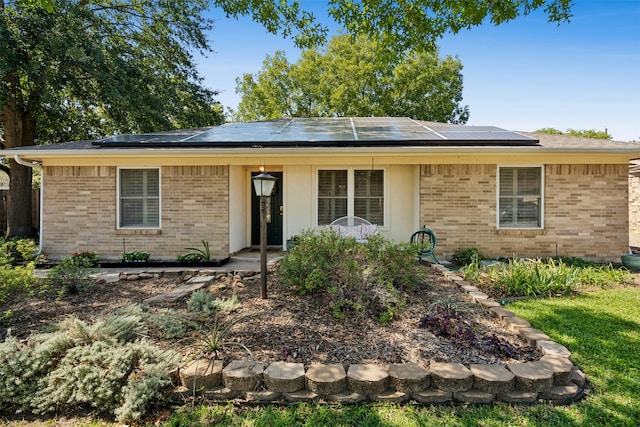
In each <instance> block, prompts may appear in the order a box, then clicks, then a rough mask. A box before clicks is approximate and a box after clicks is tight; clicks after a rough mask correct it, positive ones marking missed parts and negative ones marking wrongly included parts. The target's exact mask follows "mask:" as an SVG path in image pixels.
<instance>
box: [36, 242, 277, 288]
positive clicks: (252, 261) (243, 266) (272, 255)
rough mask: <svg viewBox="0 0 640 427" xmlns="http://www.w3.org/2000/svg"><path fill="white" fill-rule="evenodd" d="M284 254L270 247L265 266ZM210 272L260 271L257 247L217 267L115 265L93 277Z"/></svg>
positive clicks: (38, 272) (111, 278)
mask: <svg viewBox="0 0 640 427" xmlns="http://www.w3.org/2000/svg"><path fill="white" fill-rule="evenodd" d="M284 255H285V252H283V251H280V250H272V249H270V250H269V251H268V253H267V268H270V267H272V266H273V265H274V264H275V263H276V262H277V261H278V260H280V259H281V258H282V257H283V256H284ZM195 270H198V271H200V272H207V274H211V273H233V272H236V271H239V272H245V271H253V272H259V271H260V250H258V249H244V250H242V251H240V252H238V253H235V254H233V255H231V258H230V259H229V262H228V263H226V264H224V265H221V266H219V267H198V266H189V265H185V266H182V267H135V266H127V267H117V268H100V269H98V271H97V272H96V274H95V277H101V278H104V279H105V280H106V281H107V282H117V281H118V280H119V279H118V278H119V276H120V273H125V274H127V275H132V274H142V273H149V274H154V273H175V274H178V273H180V272H183V271H195ZM48 273H49V270H47V269H37V270H36V271H35V275H36V276H37V277H46V276H47V274H48Z"/></svg>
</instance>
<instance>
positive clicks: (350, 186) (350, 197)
mask: <svg viewBox="0 0 640 427" xmlns="http://www.w3.org/2000/svg"><path fill="white" fill-rule="evenodd" d="M368 170H376V171H382V220H383V224H376V225H377V226H378V227H385V225H386V224H387V222H388V218H389V212H388V211H387V209H388V203H387V199H388V197H389V191H388V188H387V182H388V181H387V178H388V171H387V168H385V167H375V168H371V166H349V167H339V166H326V167H325V166H321V167H317V168H316V169H315V173H314V180H315V185H314V189H315V190H314V191H315V193H314V199H313V201H314V205H315V206H314V216H315V219H314V223H315V226H316V227H325V226H327V225H328V224H320V223H319V222H320V216H319V212H318V209H319V203H318V201H319V199H320V177H319V175H320V172H321V171H346V172H347V214H346V216H355V199H356V196H355V171H368ZM336 219H337V218H336ZM365 219H366V218H365Z"/></svg>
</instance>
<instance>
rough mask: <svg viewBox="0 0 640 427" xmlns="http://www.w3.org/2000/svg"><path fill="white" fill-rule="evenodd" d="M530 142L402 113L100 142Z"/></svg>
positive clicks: (217, 144) (237, 144) (120, 137)
mask: <svg viewBox="0 0 640 427" xmlns="http://www.w3.org/2000/svg"><path fill="white" fill-rule="evenodd" d="M469 141H477V142H478V144H483V145H504V144H505V143H508V144H520V145H531V144H536V143H537V142H538V141H537V140H536V139H534V138H530V137H527V136H524V135H521V134H518V133H515V132H510V131H506V130H504V129H500V128H497V127H494V126H465V125H453V124H447V123H434V122H425V121H417V120H413V119H409V118H400V117H356V118H348V117H325V118H294V119H278V120H268V121H261V122H249V123H228V124H225V125H222V126H218V127H215V128H208V129H192V130H184V131H171V132H158V133H149V134H141V135H117V136H114V137H111V138H107V139H104V140H99V141H96V142H95V144H96V145H100V146H117V147H128V146H141V145H144V146H176V147H191V146H194V147H195V146H197V147H203V146H210V147H242V146H265V147H266V146H269V147H287V146H297V147H299V146H367V145H369V146H384V145H390V146H391V145H429V144H437V145H456V144H457V143H458V144H460V143H462V142H464V143H466V144H468V143H469Z"/></svg>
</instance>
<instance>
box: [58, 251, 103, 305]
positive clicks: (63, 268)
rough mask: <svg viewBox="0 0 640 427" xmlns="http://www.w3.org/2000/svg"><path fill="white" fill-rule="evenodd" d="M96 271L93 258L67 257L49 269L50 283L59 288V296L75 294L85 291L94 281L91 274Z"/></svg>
mask: <svg viewBox="0 0 640 427" xmlns="http://www.w3.org/2000/svg"><path fill="white" fill-rule="evenodd" d="M94 272H95V270H94V269H93V266H92V262H91V260H89V259H87V258H86V257H74V256H71V257H67V258H64V259H63V260H62V262H60V264H58V265H56V266H55V267H53V268H52V269H51V270H49V273H48V274H47V281H48V284H49V285H51V286H53V287H54V289H58V290H59V292H58V296H59V297H62V296H64V295H68V294H71V295H75V294H78V293H80V292H82V291H84V290H85V289H86V288H87V287H88V286H90V285H91V284H92V283H93V282H94V281H93V279H92V278H91V275H92V274H93V273H94Z"/></svg>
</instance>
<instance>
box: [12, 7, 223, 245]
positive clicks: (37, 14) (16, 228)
mask: <svg viewBox="0 0 640 427" xmlns="http://www.w3.org/2000/svg"><path fill="white" fill-rule="evenodd" d="M33 3H34V2H33V1H31V2H29V1H26V2H23V1H19V0H16V1H15V2H6V3H5V1H4V0H0V78H1V79H2V84H0V123H1V124H2V126H1V130H2V133H3V139H4V144H5V146H6V148H15V147H23V146H29V145H33V144H35V143H55V142H61V141H68V140H73V139H85V138H96V137H100V136H103V135H106V134H112V133H127V132H149V131H154V130H164V129H171V128H177V127H187V126H203V125H213V124H218V123H221V122H222V121H223V116H222V114H221V111H222V109H221V106H219V105H218V104H217V103H216V102H215V100H214V96H215V94H216V93H215V92H214V91H211V90H208V89H205V88H204V87H203V86H202V83H201V77H200V76H199V75H198V74H197V72H196V71H195V65H194V64H193V61H192V56H191V54H190V53H189V51H188V48H189V47H190V48H195V49H209V46H208V42H207V41H206V38H205V35H204V34H205V31H206V30H208V29H209V28H210V22H209V21H207V20H206V19H203V18H201V15H202V12H203V11H204V10H205V8H206V6H207V4H208V3H207V1H206V0H179V1H176V2H157V1H154V0H137V1H133V0H132V1H131V2H128V3H127V2H105V3H104V4H95V3H92V2H85V1H65V0H61V1H58V2H55V8H56V10H55V13H48V12H47V10H46V9H43V8H41V7H39V6H38V5H37V4H33ZM9 169H10V190H9V204H8V233H7V234H8V236H30V235H32V232H33V230H32V227H31V221H30V214H29V213H30V212H31V193H30V189H31V169H30V168H27V167H25V166H22V165H19V164H17V163H16V162H15V161H14V160H13V159H10V164H9Z"/></svg>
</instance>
